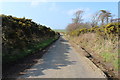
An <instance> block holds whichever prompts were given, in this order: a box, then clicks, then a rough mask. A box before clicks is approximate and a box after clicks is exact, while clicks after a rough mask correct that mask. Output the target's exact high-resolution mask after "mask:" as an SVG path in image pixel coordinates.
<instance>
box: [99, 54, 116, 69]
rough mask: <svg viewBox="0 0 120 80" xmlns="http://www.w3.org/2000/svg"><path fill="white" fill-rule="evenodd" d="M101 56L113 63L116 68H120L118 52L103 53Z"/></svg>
mask: <svg viewBox="0 0 120 80" xmlns="http://www.w3.org/2000/svg"><path fill="white" fill-rule="evenodd" d="M101 56H102V57H103V59H104V60H105V62H109V63H112V64H113V66H114V68H115V70H118V58H117V56H118V53H107V52H105V53H102V54H101Z"/></svg>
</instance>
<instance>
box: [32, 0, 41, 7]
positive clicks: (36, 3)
mask: <svg viewBox="0 0 120 80" xmlns="http://www.w3.org/2000/svg"><path fill="white" fill-rule="evenodd" d="M39 3H40V2H37V1H32V2H31V6H37V5H39Z"/></svg>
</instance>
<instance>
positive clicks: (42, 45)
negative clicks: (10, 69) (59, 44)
mask: <svg viewBox="0 0 120 80" xmlns="http://www.w3.org/2000/svg"><path fill="white" fill-rule="evenodd" d="M57 38H58V37H56V38H50V39H47V40H44V41H43V42H40V43H38V44H35V45H34V47H31V48H29V49H25V50H23V51H20V52H19V54H9V55H5V56H3V64H5V63H11V62H14V61H17V60H18V59H22V58H24V57H26V56H27V55H30V54H33V53H35V51H37V50H42V49H44V48H45V47H47V46H48V45H50V44H51V43H52V42H53V41H55V40H56V39H57Z"/></svg>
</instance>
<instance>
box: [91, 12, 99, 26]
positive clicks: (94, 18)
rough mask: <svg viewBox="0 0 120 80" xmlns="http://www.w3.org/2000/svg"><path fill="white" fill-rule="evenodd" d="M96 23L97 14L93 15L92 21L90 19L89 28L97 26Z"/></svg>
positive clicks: (97, 19)
mask: <svg viewBox="0 0 120 80" xmlns="http://www.w3.org/2000/svg"><path fill="white" fill-rule="evenodd" d="M98 21H99V13H98V12H96V13H95V14H93V16H92V19H91V26H92V27H95V26H97V25H98Z"/></svg>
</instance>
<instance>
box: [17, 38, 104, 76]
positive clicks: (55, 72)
mask: <svg viewBox="0 0 120 80" xmlns="http://www.w3.org/2000/svg"><path fill="white" fill-rule="evenodd" d="M80 54H81V53H78V52H77V51H75V49H74V48H73V47H72V46H71V45H70V44H69V42H68V41H67V40H65V38H64V36H61V37H60V39H59V40H57V41H56V42H55V43H54V44H53V45H52V46H51V47H50V48H49V50H48V51H47V52H46V53H45V54H44V55H43V57H42V58H41V59H39V60H38V62H37V64H35V65H33V66H32V67H31V68H30V69H26V70H25V71H24V73H25V74H24V75H21V76H19V77H18V78H105V75H104V73H103V72H102V71H101V70H100V69H99V68H97V67H96V66H95V65H94V64H93V63H92V62H91V61H90V60H89V59H87V58H86V57H84V56H82V55H80Z"/></svg>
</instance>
